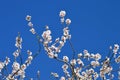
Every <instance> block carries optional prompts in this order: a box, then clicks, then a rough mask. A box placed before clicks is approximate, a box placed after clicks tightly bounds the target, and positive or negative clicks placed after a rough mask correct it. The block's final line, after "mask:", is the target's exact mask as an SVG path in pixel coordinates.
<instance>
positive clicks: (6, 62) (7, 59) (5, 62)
mask: <svg viewBox="0 0 120 80" xmlns="http://www.w3.org/2000/svg"><path fill="white" fill-rule="evenodd" d="M9 62H10V58H8V57H6V60H5V61H4V64H5V65H8V63H9Z"/></svg>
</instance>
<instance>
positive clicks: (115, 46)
mask: <svg viewBox="0 0 120 80" xmlns="http://www.w3.org/2000/svg"><path fill="white" fill-rule="evenodd" d="M118 50H119V45H118V44H114V49H113V53H114V54H117V51H118Z"/></svg>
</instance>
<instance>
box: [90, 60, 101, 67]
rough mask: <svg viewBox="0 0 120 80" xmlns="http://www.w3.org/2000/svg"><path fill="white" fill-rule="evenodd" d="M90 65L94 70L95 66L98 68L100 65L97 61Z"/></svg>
mask: <svg viewBox="0 0 120 80" xmlns="http://www.w3.org/2000/svg"><path fill="white" fill-rule="evenodd" d="M91 65H92V66H93V67H94V68H95V67H96V66H99V65H100V63H99V62H98V61H91Z"/></svg>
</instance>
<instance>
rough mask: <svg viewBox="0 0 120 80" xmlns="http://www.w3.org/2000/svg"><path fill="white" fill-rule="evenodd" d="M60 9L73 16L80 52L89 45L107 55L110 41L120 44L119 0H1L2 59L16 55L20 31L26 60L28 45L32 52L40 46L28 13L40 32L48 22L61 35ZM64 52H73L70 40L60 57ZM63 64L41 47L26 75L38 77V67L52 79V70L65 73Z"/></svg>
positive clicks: (46, 78) (45, 78)
mask: <svg viewBox="0 0 120 80" xmlns="http://www.w3.org/2000/svg"><path fill="white" fill-rule="evenodd" d="M61 10H65V11H66V12H67V16H66V18H70V19H71V20H72V24H71V25H70V33H71V34H72V39H71V41H72V43H73V46H74V48H75V50H76V52H77V53H79V52H82V51H83V50H84V49H87V50H89V52H92V53H97V52H99V53H100V54H101V55H103V57H105V55H107V53H108V51H109V46H110V45H114V44H115V43H118V44H120V0H0V60H1V61H3V60H4V59H5V56H8V57H10V58H13V56H12V53H13V52H14V51H15V50H16V48H15V46H14V44H15V37H16V36H17V33H18V32H20V33H21V36H22V38H23V50H22V51H23V53H22V56H23V58H24V60H25V59H26V58H27V55H26V51H27V49H29V50H31V51H32V52H33V53H34V52H35V51H36V50H37V41H36V38H35V36H33V35H32V34H31V33H30V32H29V27H28V26H27V22H26V21H25V17H26V15H27V14H29V15H31V16H32V22H33V24H34V26H35V29H36V31H37V32H38V33H39V34H41V33H42V31H43V30H44V27H45V25H48V26H49V27H50V29H51V30H52V35H53V36H54V38H53V39H55V38H57V37H59V36H61V34H62V27H61V25H60V18H59V12H60V11H61ZM64 55H68V56H71V55H72V52H71V49H70V46H69V44H68V43H67V44H65V46H64V48H63V49H62V52H61V53H60V57H61V58H62V56H64ZM11 60H13V59H11ZM61 66H62V64H61V63H60V62H57V61H55V60H52V59H49V58H48V56H47V55H46V54H45V51H44V50H43V48H42V51H41V53H40V55H39V56H38V57H37V58H36V59H35V60H34V61H33V63H32V64H31V65H30V66H29V68H28V69H27V70H26V73H27V74H26V76H28V77H36V72H37V70H40V72H41V80H52V79H51V78H50V72H58V73H60V75H63V73H62V69H61ZM9 67H10V65H9ZM9 72H10V71H9ZM26 80H28V79H26Z"/></svg>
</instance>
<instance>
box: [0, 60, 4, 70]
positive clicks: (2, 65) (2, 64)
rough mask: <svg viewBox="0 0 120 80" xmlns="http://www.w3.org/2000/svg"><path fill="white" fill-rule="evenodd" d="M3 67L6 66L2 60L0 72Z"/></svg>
mask: <svg viewBox="0 0 120 80" xmlns="http://www.w3.org/2000/svg"><path fill="white" fill-rule="evenodd" d="M3 67H4V63H3V62H0V72H1V70H2V68H3Z"/></svg>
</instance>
